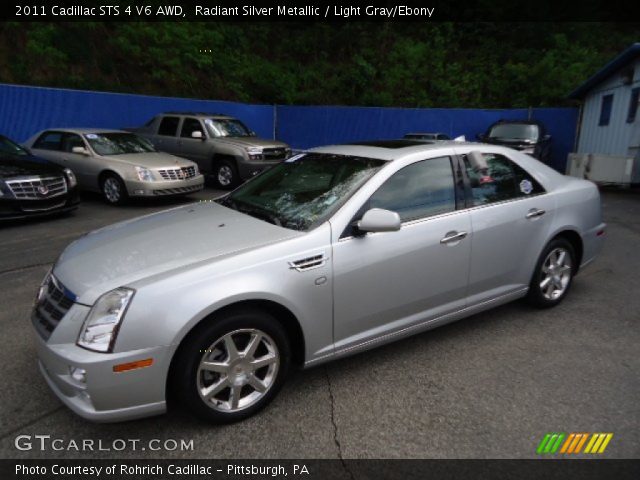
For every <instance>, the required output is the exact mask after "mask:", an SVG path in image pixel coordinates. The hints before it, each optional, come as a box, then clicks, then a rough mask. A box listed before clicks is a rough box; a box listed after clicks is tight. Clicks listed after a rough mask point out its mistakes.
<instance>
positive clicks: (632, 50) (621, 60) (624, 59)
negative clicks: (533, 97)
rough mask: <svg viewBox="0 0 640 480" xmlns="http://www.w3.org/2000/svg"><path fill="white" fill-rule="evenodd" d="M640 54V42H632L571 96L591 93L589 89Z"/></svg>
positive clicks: (579, 96) (576, 97) (576, 96)
mask: <svg viewBox="0 0 640 480" xmlns="http://www.w3.org/2000/svg"><path fill="white" fill-rule="evenodd" d="M639 56H640V42H637V43H633V44H631V45H630V46H629V47H628V48H627V49H626V50H624V51H622V53H620V54H619V55H618V56H617V57H616V58H614V59H613V60H611V61H610V62H609V63H607V64H606V65H605V66H604V67H602V68H601V69H600V70H598V71H597V72H596V73H595V74H594V75H592V76H591V77H589V79H588V80H587V81H586V82H584V83H583V84H582V85H580V86H579V87H578V88H576V89H575V90H574V91H573V92H571V93H570V94H569V98H574V99H581V98H584V96H585V95H586V94H587V93H589V91H590V90H591V89H592V88H594V87H595V86H596V85H598V84H599V83H601V82H602V81H604V80H606V79H607V78H609V77H610V76H611V75H613V74H614V73H616V72H617V71H619V70H620V69H622V68H623V67H625V66H627V65H628V64H629V63H631V62H632V61H633V60H635V59H636V58H637V57H639Z"/></svg>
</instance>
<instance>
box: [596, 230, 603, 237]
mask: <svg viewBox="0 0 640 480" xmlns="http://www.w3.org/2000/svg"><path fill="white" fill-rule="evenodd" d="M596 235H597V236H598V237H601V236H602V235H604V230H598V233H596Z"/></svg>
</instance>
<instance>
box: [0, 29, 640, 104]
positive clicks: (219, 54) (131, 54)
mask: <svg viewBox="0 0 640 480" xmlns="http://www.w3.org/2000/svg"><path fill="white" fill-rule="evenodd" d="M634 41H640V27H639V26H638V24H630V23H627V24H612V23H605V24H595V23H557V24H546V23H522V24H513V23H507V22H505V23H463V24H454V23H430V24H429V23H427V24H425V23H415V24H414V23H409V24H407V23H405V24H398V23H395V24H392V23H386V24H384V23H377V24H372V23H364V22H358V23H355V22H354V23H345V24H326V23H316V24H302V23H300V24H298V23H295V24H294V23H252V24H249V23H244V24H229V23H189V22H184V23H178V22H176V23H109V24H106V23H105V24H103V23H69V24H46V23H33V24H24V23H21V24H17V23H4V24H2V25H1V26H0V82H4V83H17V84H27V85H42V86H53V87H66V88H81V89H91V90H108V91H118V92H131V93H144V94H150V95H164V96H181V97H195V98H207V99H219V100H233V101H241V102H255V103H268V104H272V103H279V104H341V105H376V106H401V107H467V108H470V107H478V108H499V107H527V106H534V107H537V106H564V105H570V104H571V102H569V101H568V100H567V99H566V95H567V94H568V93H569V92H570V91H571V90H573V89H574V88H575V87H576V86H578V85H579V84H580V83H582V82H583V81H584V80H585V79H586V78H587V77H588V76H589V75H591V74H592V73H593V72H595V71H596V70H597V69H598V68H600V67H601V66H602V65H603V64H604V63H606V62H607V61H608V60H610V59H611V58H612V57H614V56H615V55H617V54H618V53H619V52H620V51H621V50H622V49H624V48H625V47H627V46H628V45H629V44H630V43H632V42H634ZM209 51H210V52H209Z"/></svg>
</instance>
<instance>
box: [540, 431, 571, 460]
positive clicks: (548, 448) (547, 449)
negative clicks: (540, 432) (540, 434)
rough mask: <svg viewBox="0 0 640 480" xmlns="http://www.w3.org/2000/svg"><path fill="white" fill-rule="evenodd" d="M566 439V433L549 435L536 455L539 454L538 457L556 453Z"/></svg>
mask: <svg viewBox="0 0 640 480" xmlns="http://www.w3.org/2000/svg"><path fill="white" fill-rule="evenodd" d="M564 437H565V434H564V433H547V434H546V435H545V436H544V438H543V439H542V441H541V442H540V444H539V445H538V448H537V450H536V453H538V455H541V454H545V453H556V451H557V450H558V448H559V447H560V444H561V443H562V440H563V439H564Z"/></svg>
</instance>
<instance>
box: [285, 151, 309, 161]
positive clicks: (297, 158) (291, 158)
mask: <svg viewBox="0 0 640 480" xmlns="http://www.w3.org/2000/svg"><path fill="white" fill-rule="evenodd" d="M305 155H306V153H299V154H298V155H294V156H293V157H289V158H287V159H286V160H285V161H284V162H285V163H293V162H295V161H297V160H300V159H301V158H302V157H304V156H305Z"/></svg>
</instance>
